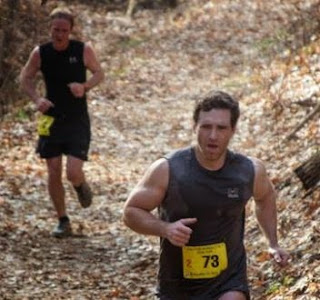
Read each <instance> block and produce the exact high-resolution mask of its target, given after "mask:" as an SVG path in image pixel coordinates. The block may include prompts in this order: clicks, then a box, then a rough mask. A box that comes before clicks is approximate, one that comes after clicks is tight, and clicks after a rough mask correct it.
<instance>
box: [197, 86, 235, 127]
mask: <svg viewBox="0 0 320 300" xmlns="http://www.w3.org/2000/svg"><path fill="white" fill-rule="evenodd" d="M211 109H227V110H230V113H231V126H232V128H234V127H235V126H236V124H237V121H238V119H239V116H240V108H239V103H238V101H237V100H236V99H234V98H233V97H232V96H230V95H229V94H227V93H225V92H222V91H211V92H209V93H208V94H207V95H205V96H204V97H203V98H201V99H200V100H199V101H198V102H197V103H196V106H195V109H194V112H193V121H194V123H195V124H197V123H198V121H199V114H200V112H201V111H210V110H211Z"/></svg>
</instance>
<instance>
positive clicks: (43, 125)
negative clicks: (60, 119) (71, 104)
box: [37, 115, 54, 136]
mask: <svg viewBox="0 0 320 300" xmlns="http://www.w3.org/2000/svg"><path fill="white" fill-rule="evenodd" d="M53 121H54V117H51V116H47V115H40V116H39V118H38V127H37V129H38V134H39V135H42V136H49V135H50V127H51V125H52V124H53Z"/></svg>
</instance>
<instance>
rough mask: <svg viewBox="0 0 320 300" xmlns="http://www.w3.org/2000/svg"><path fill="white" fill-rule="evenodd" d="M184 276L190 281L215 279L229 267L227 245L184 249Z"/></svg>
mask: <svg viewBox="0 0 320 300" xmlns="http://www.w3.org/2000/svg"><path fill="white" fill-rule="evenodd" d="M182 258H183V276H184V278H188V279H204V278H213V277H217V276H219V275H220V273H221V272H222V271H223V270H225V269H226V268H227V266H228V257H227V250H226V244H225V243H218V244H210V245H205V246H185V247H183V248H182Z"/></svg>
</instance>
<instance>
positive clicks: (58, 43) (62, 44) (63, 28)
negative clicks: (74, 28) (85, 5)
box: [51, 18, 71, 50]
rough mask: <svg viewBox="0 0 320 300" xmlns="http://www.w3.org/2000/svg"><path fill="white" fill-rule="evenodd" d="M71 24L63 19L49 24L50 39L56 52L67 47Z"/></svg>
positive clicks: (54, 20)
mask: <svg viewBox="0 0 320 300" xmlns="http://www.w3.org/2000/svg"><path fill="white" fill-rule="evenodd" d="M70 33H71V24H70V22H69V21H68V20H66V19H63V18H58V19H53V20H52V22H51V38H52V42H53V46H54V48H55V49H56V50H64V49H66V48H67V47H68V45H69V36H70Z"/></svg>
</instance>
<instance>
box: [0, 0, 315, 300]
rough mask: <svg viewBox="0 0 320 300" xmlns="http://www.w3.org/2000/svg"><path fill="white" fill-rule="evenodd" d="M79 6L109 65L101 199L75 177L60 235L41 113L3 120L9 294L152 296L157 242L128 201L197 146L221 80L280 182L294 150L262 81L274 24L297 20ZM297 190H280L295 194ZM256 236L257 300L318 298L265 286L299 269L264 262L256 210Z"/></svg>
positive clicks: (99, 150) (101, 96)
mask: <svg viewBox="0 0 320 300" xmlns="http://www.w3.org/2000/svg"><path fill="white" fill-rule="evenodd" d="M187 2H188V3H187ZM252 2H253V3H252ZM74 10H75V11H76V12H77V13H78V17H79V18H80V20H81V21H80V23H82V24H83V32H84V39H90V40H92V42H93V44H94V47H95V48H96V49H97V50H98V53H99V57H100V59H101V61H102V65H103V68H104V70H105V73H106V81H105V82H104V83H103V84H101V85H100V86H99V88H97V89H95V90H93V91H91V92H90V96H89V98H90V104H89V106H90V113H91V119H92V146H91V155H90V162H89V163H87V164H86V166H85V169H86V172H87V174H88V175H87V176H88V179H89V181H90V182H91V183H92V186H93V190H94V193H95V199H94V203H93V205H92V207H90V208H89V209H87V210H81V209H80V206H79V204H78V203H77V201H76V200H75V195H74V194H73V192H72V190H71V188H70V186H68V185H67V184H66V185H65V187H66V190H67V205H68V210H69V213H70V217H71V219H72V222H73V226H74V230H75V232H76V235H75V237H73V238H70V239H62V240H57V239H54V238H52V237H50V231H51V230H52V227H53V226H54V225H55V222H56V220H55V216H54V212H53V209H52V207H51V204H50V202H49V199H48V195H47V192H46V174H45V169H44V164H43V162H41V161H40V160H39V159H38V158H37V157H36V155H35V154H34V150H33V148H34V142H35V140H36V137H35V133H34V132H35V131H34V129H35V122H34V117H33V116H32V115H31V117H30V120H25V119H19V120H17V119H14V120H13V121H10V120H8V121H6V122H4V123H3V124H2V133H1V138H2V140H3V141H4V145H5V146H4V147H3V150H1V152H0V154H1V159H2V162H0V174H5V176H6V180H5V181H3V182H1V185H0V187H1V188H2V191H3V192H2V193H1V194H0V217H1V218H2V221H1V222H2V224H0V299H10V300H11V299H132V300H133V299H151V295H152V293H153V289H154V285H155V282H156V270H157V251H158V244H157V242H158V240H157V239H156V238H148V237H143V236H138V235H136V234H134V233H132V232H131V231H130V230H128V229H126V228H125V227H124V226H123V224H122V222H121V213H122V207H123V203H124V201H125V199H126V197H127V195H128V192H129V191H130V189H131V188H132V187H133V186H134V184H135V183H136V181H137V179H138V178H139V177H140V176H141V174H142V172H143V171H144V170H145V168H146V167H147V166H148V165H149V163H150V162H151V161H153V160H154V159H156V158H158V157H160V156H161V155H163V154H164V153H167V152H168V151H170V150H172V149H175V148H178V147H181V146H186V145H188V144H189V142H190V141H191V139H192V129H191V112H192V108H193V104H194V100H195V99H196V98H197V97H198V96H199V95H201V94H202V93H203V92H205V91H208V90H210V89H212V88H221V89H225V90H228V91H230V92H232V93H234V94H235V95H236V96H238V97H239V98H240V99H241V105H242V111H243V115H242V117H241V122H242V123H241V126H240V128H239V133H238V135H237V137H235V140H234V142H233V145H232V147H234V148H235V149H241V151H242V152H245V153H247V154H250V155H255V156H258V157H260V158H263V159H266V162H267V165H268V166H270V167H271V170H270V172H271V174H272V175H273V176H278V177H280V179H282V177H281V176H280V175H278V174H280V173H281V163H283V162H284V161H286V160H288V159H289V158H288V157H287V158H285V157H284V156H285V154H283V153H281V151H280V148H279V144H278V142H279V138H278V137H277V136H275V135H274V131H273V130H270V129H268V130H266V128H270V124H271V126H273V127H275V126H279V124H276V123H275V120H274V116H273V115H272V114H271V113H268V112H266V111H265V108H266V105H265V100H262V99H261V101H258V99H259V93H260V92H261V89H262V87H263V85H261V84H260V83H257V82H255V80H254V76H256V72H257V70H258V69H260V68H262V69H263V68H264V67H263V66H265V67H266V66H268V64H269V63H270V61H271V60H270V57H269V58H268V57H266V56H264V54H265V53H262V52H263V49H264V48H263V45H264V42H265V41H266V39H267V37H269V36H270V27H271V28H273V30H274V32H277V31H279V32H280V31H281V30H283V28H284V26H289V25H290V24H289V23H288V22H289V21H285V20H286V14H287V13H289V12H290V5H288V6H285V5H283V6H281V7H280V4H279V5H278V1H267V3H263V1H246V0H239V1H222V0H220V1H204V0H201V1H195V0H193V1H185V2H183V4H181V5H180V7H179V8H178V9H176V10H173V11H163V10H160V9H158V10H157V9H155V10H139V11H138V12H137V13H136V15H135V17H134V19H133V20H131V21H130V20H127V19H125V18H123V12H119V11H108V9H107V7H105V6H103V5H96V6H89V5H88V6H86V5H85V4H82V5H76V6H74ZM291 13H292V12H291ZM286 22H287V23H288V24H287V23H286ZM30 110H31V106H27V107H26V111H27V112H28V111H29V112H30ZM262 118H263V119H262ZM5 141H6V142H5ZM266 143H268V145H266ZM9 150H10V151H9ZM295 150H298V146H296V147H292V151H295ZM296 152H297V151H296ZM8 161H10V166H8V164H7V163H6V162H8ZM294 180H295V179H293V182H295V183H296V185H297V188H296V190H295V192H296V195H298V196H299V192H298V189H299V185H298V182H297V181H294ZM290 193H291V192H290ZM290 193H289V192H288V191H285V192H283V194H281V195H284V196H285V197H292V194H290ZM298 196H297V197H298ZM285 197H284V198H282V199H281V201H280V202H279V205H280V220H281V222H282V225H284V227H283V229H282V237H283V238H284V241H285V242H287V244H289V246H290V247H292V249H294V245H292V242H291V243H290V242H289V240H290V237H287V238H286V235H288V234H289V231H290V227H291V226H293V224H292V221H291V220H292V218H291V217H292V215H291V216H290V217H287V216H285V215H282V211H285V209H287V207H290V204H288V202H287V200H286V199H285ZM299 209H302V208H299ZM298 213H299V211H297V210H296V212H295V214H298ZM302 213H303V212H302ZM294 220H296V221H295V222H296V225H298V226H297V227H296V228H295V229H294V230H293V233H292V232H291V233H290V234H293V235H292V237H294V236H295V235H294V233H295V232H298V231H299V230H301V228H299V226H304V225H306V224H308V226H311V227H312V226H313V225H312V224H313V223H312V222H311V221H312V220H311V221H310V222H311V223H310V222H307V221H306V222H307V223H299V222H298V220H297V216H296V217H295V218H294ZM285 226H288V228H287V227H285ZM312 228H313V227H312ZM314 234H315V235H316V228H315V229H314ZM247 241H248V251H249V265H250V268H249V279H250V283H251V284H252V286H253V291H252V295H253V299H255V300H262V299H306V300H308V299H316V298H314V296H313V295H314V294H312V293H311V292H310V297H309V296H307V297H306V298H294V297H295V296H294V295H295V294H294V293H293V292H292V293H289V285H288V286H287V289H285V288H286V287H285V288H283V289H282V290H279V288H278V289H276V290H275V291H276V292H274V294H272V291H271V293H270V294H269V296H267V295H265V294H264V293H265V292H266V290H267V289H268V288H269V287H270V282H273V280H274V281H276V282H278V281H281V280H283V278H284V277H285V276H287V277H288V278H293V279H294V280H295V281H298V278H294V276H293V275H292V272H294V269H289V270H287V273H286V274H281V272H279V270H278V269H277V268H276V267H274V266H272V264H271V263H269V262H267V261H266V260H264V256H263V255H265V252H264V247H265V245H264V243H263V239H262V238H261V234H260V233H259V231H258V229H257V225H256V223H255V221H254V219H253V218H252V208H251V207H250V206H249V207H248V226H247ZM253 241H254V242H253ZM301 251H303V249H301ZM311 281H312V280H311ZM286 292H287V295H286ZM281 293H282V294H281ZM277 295H280V296H279V297H280V298H277ZM281 295H286V296H281ZM273 296H274V297H273ZM281 297H282V298H281ZM283 297H284V298H283ZM292 297H293V298H292ZM308 297H309V298H308Z"/></svg>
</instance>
